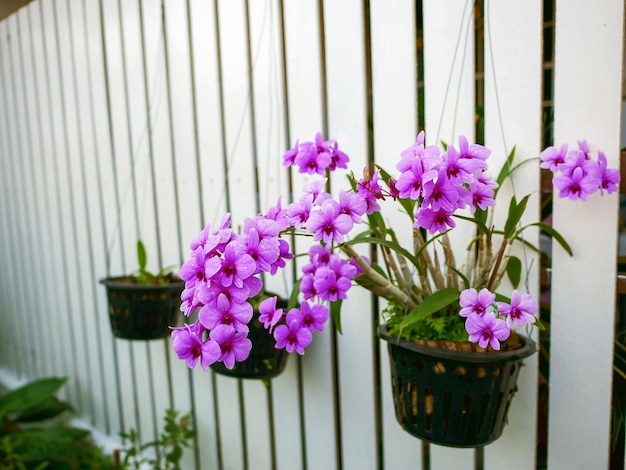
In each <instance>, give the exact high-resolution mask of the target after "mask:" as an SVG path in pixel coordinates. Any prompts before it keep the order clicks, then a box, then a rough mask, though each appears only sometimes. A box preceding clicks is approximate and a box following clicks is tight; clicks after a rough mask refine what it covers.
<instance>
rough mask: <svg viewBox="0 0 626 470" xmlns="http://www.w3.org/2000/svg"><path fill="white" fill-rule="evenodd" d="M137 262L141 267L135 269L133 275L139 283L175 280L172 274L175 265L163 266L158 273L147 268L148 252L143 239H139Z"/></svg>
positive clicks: (166, 282)
mask: <svg viewBox="0 0 626 470" xmlns="http://www.w3.org/2000/svg"><path fill="white" fill-rule="evenodd" d="M137 264H138V266H139V269H137V270H136V271H134V272H133V273H132V274H131V276H132V278H133V279H134V280H135V281H136V282H137V283H139V284H169V283H170V282H172V281H173V280H174V277H173V276H172V269H174V266H168V267H166V268H163V269H161V270H160V271H159V272H157V273H156V274H155V273H152V272H150V271H148V270H147V269H146V266H147V265H148V254H147V253H146V247H145V245H144V244H143V242H142V241H141V240H137Z"/></svg>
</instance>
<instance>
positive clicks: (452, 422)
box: [378, 325, 535, 447]
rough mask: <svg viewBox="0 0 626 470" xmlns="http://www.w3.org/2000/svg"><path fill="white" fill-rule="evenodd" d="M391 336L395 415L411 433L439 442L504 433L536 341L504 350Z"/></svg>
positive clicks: (474, 440)
mask: <svg viewBox="0 0 626 470" xmlns="http://www.w3.org/2000/svg"><path fill="white" fill-rule="evenodd" d="M378 336H380V337H381V338H382V339H384V340H385V341H387V345H388V350H389V359H390V368H391V386H392V393H393V400H394V406H395V411H396V419H397V420H398V423H400V425H401V426H402V428H403V429H404V430H405V431H407V432H408V433H409V434H411V435H413V436H415V437H417V438H419V439H422V440H425V441H428V442H432V443H434V444H440V445H444V446H451V447H479V446H484V445H486V444H489V443H491V442H493V441H495V440H496V439H498V437H500V435H501V434H502V429H503V428H504V425H505V423H506V417H507V412H508V410H509V405H510V404H511V400H512V399H513V395H514V394H515V392H516V390H517V385H516V383H517V376H518V374H519V371H520V368H521V366H522V359H524V358H525V357H528V356H530V355H531V354H533V353H534V352H535V342H534V341H533V340H531V339H529V338H526V337H524V336H518V337H519V342H520V346H519V347H518V348H516V349H513V350H508V351H500V352H472V351H469V352H468V351H458V350H449V349H442V348H437V347H430V346H426V345H421V344H415V343H413V342H410V341H405V340H403V339H400V338H396V337H393V338H392V337H390V336H389V334H388V331H387V326H386V325H381V326H380V327H379V328H378Z"/></svg>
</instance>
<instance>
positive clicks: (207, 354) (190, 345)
mask: <svg viewBox="0 0 626 470" xmlns="http://www.w3.org/2000/svg"><path fill="white" fill-rule="evenodd" d="M203 333H204V328H203V327H202V325H200V324H199V323H193V324H191V325H189V324H187V325H184V326H182V327H176V328H172V347H173V349H174V352H175V353H176V355H177V356H178V359H181V360H183V361H184V360H186V361H187V367H189V368H190V369H193V368H194V367H196V363H197V362H198V359H200V366H201V367H202V369H203V370H207V368H208V367H209V366H210V365H211V364H213V363H214V362H216V361H217V360H218V359H219V357H220V354H221V351H220V347H219V344H217V343H216V342H215V341H212V340H210V339H207V340H206V341H203V340H202V335H203Z"/></svg>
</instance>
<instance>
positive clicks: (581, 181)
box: [540, 139, 620, 200]
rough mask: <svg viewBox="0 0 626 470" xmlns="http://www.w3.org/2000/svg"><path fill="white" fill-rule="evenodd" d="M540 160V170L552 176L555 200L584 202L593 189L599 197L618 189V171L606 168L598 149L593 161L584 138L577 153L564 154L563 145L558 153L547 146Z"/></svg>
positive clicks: (553, 148) (565, 146)
mask: <svg viewBox="0 0 626 470" xmlns="http://www.w3.org/2000/svg"><path fill="white" fill-rule="evenodd" d="M540 157H541V160H542V161H543V163H542V164H541V168H549V169H550V170H551V171H552V172H553V173H554V175H555V176H554V178H553V179H552V183H553V184H554V187H555V188H556V189H558V190H559V197H567V198H569V199H572V200H576V199H582V200H587V199H588V197H589V195H590V194H593V193H594V192H596V191H597V190H600V194H601V195H604V191H605V190H606V191H607V193H608V194H611V193H613V192H615V191H617V190H618V184H619V181H620V174H619V170H617V169H613V168H607V161H606V155H605V154H604V152H602V151H600V150H598V152H597V157H598V158H597V160H593V158H592V154H591V150H590V149H589V145H588V144H587V141H586V140H584V139H583V140H579V141H578V150H571V151H569V152H568V151H567V144H563V145H562V146H561V148H560V149H559V150H558V151H557V150H556V147H548V148H547V149H546V150H544V151H543V152H541V156H540Z"/></svg>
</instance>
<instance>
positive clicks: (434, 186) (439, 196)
mask: <svg viewBox="0 0 626 470" xmlns="http://www.w3.org/2000/svg"><path fill="white" fill-rule="evenodd" d="M458 199H459V192H458V191H457V188H456V186H455V183H454V182H453V181H450V180H449V179H448V176H447V175H446V172H445V170H443V169H442V170H440V171H439V175H438V176H437V178H436V181H429V182H428V183H425V184H424V200H423V202H422V207H430V209H432V210H433V211H435V212H438V211H439V210H444V211H446V212H454V211H455V210H456V209H457V207H458V204H457V200H458Z"/></svg>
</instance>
